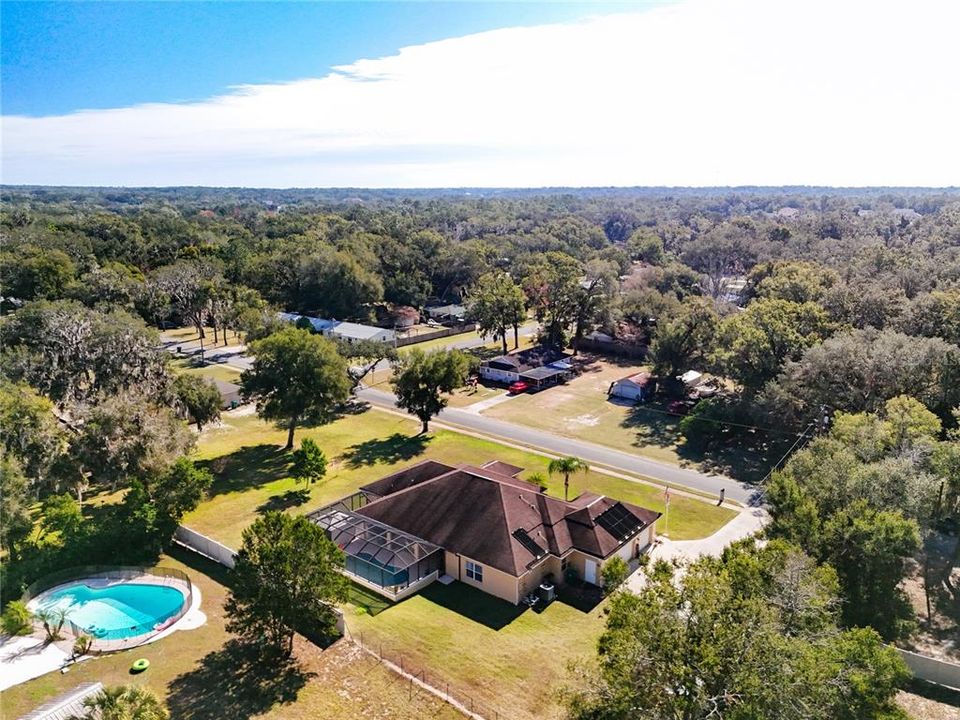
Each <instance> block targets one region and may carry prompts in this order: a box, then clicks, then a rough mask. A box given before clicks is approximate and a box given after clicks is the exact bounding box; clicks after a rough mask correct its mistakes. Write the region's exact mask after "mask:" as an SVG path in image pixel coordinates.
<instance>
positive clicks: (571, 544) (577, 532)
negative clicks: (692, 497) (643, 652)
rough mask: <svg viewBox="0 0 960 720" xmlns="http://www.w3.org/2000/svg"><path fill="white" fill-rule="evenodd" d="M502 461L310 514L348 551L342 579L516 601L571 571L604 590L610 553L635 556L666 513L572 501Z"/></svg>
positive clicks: (381, 588) (422, 468) (415, 469)
mask: <svg viewBox="0 0 960 720" xmlns="http://www.w3.org/2000/svg"><path fill="white" fill-rule="evenodd" d="M521 471H522V468H519V467H515V466H513V465H509V464H507V463H503V462H499V461H491V462H488V463H486V464H485V465H483V466H481V467H473V466H470V465H461V466H458V467H451V466H449V465H444V464H443V463H439V462H435V461H432V460H427V461H425V462H421V463H418V464H416V465H413V466H411V467H408V468H406V469H404V470H401V471H400V472H398V473H394V474H393V475H389V476H387V477H385V478H382V479H380V480H378V481H376V482H374V483H371V484H370V485H366V486H364V487H362V488H361V489H360V492H358V493H356V494H355V495H352V496H350V497H347V498H344V499H343V500H340V501H339V502H337V503H334V504H333V505H329V506H327V507H325V508H321V509H320V510H316V511H314V512H312V513H309V514H308V515H307V517H309V518H310V519H311V520H312V521H313V522H315V523H317V524H318V525H319V526H320V527H322V528H324V530H325V531H326V532H327V534H328V535H329V537H330V538H331V539H332V540H333V541H334V542H335V543H336V544H337V545H338V546H339V547H340V548H341V549H342V550H343V551H344V553H345V554H346V574H347V575H348V576H349V577H351V579H353V580H355V581H356V582H358V583H359V584H361V585H363V586H364V587H367V588H369V589H371V590H373V591H375V592H377V593H380V594H382V595H384V596H385V597H388V598H391V599H394V600H396V599H400V598H402V597H406V596H407V595H410V594H412V593H414V592H416V591H418V590H419V589H420V588H422V587H425V586H426V585H429V584H430V583H431V582H433V581H434V580H436V579H437V578H439V577H444V576H449V579H451V580H459V581H461V582H464V583H466V584H468V585H472V586H474V587H476V588H478V589H480V590H483V591H484V592H486V593H489V594H491V595H495V596H496V597H499V598H502V599H504V600H507V601H508V602H511V603H514V604H519V603H520V602H521V601H522V600H523V598H524V597H526V596H527V595H528V594H529V593H531V592H533V591H535V590H536V589H537V587H538V586H539V585H540V584H541V583H542V582H544V581H545V580H551V581H552V582H553V583H558V584H559V583H563V582H564V581H565V579H566V577H567V575H568V574H571V575H575V576H576V577H577V578H579V579H581V580H583V581H584V582H587V583H591V584H594V585H600V584H601V582H602V581H601V570H602V568H603V566H604V564H605V563H607V562H608V561H609V560H611V559H612V558H613V557H614V556H619V557H622V558H623V559H624V560H628V561H629V560H630V559H632V558H635V557H638V556H639V554H640V553H641V552H642V551H643V550H644V549H645V548H647V547H648V546H649V545H650V544H651V543H652V542H653V540H654V537H655V529H654V527H655V523H656V521H657V518H659V517H660V513H658V512H655V511H653V510H648V509H646V508H642V507H638V506H636V505H632V504H629V503H625V502H621V501H618V500H615V499H613V498H607V497H604V496H602V495H595V494H593V493H583V494H581V495H580V496H578V497H577V498H575V499H573V500H571V501H569V502H567V501H564V500H560V499H558V498H554V497H550V496H548V495H545V494H544V493H542V492H541V491H540V490H539V488H537V487H536V486H534V485H531V484H530V483H528V482H526V481H524V480H521V479H519V478H518V477H517V476H518V475H519V474H520V472H521Z"/></svg>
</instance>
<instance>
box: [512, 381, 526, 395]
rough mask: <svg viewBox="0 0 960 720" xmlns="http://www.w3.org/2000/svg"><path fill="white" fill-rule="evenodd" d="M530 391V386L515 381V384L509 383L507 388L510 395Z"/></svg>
mask: <svg viewBox="0 0 960 720" xmlns="http://www.w3.org/2000/svg"><path fill="white" fill-rule="evenodd" d="M529 389H530V386H529V385H528V384H527V383H525V382H524V381H523V380H517V381H516V382H515V383H511V384H510V387H508V388H507V390H509V391H510V392H511V393H512V394H514V395H519V394H520V393H525V392H526V391H527V390H529Z"/></svg>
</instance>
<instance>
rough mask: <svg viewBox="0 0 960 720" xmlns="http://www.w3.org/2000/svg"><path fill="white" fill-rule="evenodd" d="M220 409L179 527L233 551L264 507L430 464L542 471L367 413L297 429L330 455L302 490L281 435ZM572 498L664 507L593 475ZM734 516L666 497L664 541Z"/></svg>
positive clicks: (535, 458)
mask: <svg viewBox="0 0 960 720" xmlns="http://www.w3.org/2000/svg"><path fill="white" fill-rule="evenodd" d="M241 413H244V414H237V413H225V414H224V416H223V423H222V425H221V426H219V427H215V428H214V427H211V428H208V429H205V430H204V431H203V434H202V435H201V436H200V440H199V445H198V455H199V458H200V459H201V460H202V461H203V462H204V463H205V464H206V465H207V466H208V467H209V468H210V469H211V471H212V472H213V473H214V477H215V482H214V485H213V487H212V488H211V491H210V494H209V497H208V499H206V500H205V501H204V502H203V503H201V505H200V506H199V507H198V508H197V509H196V510H194V511H193V512H192V513H190V514H189V515H187V517H186V518H184V524H185V525H187V526H188V527H191V528H193V529H194V530H196V531H198V532H201V533H203V534H205V535H209V536H210V537H213V538H215V539H217V540H219V541H220V542H222V543H224V544H225V545H228V546H230V547H238V546H239V544H240V541H241V535H242V532H243V529H244V528H245V527H246V526H247V525H249V524H250V523H251V522H252V521H253V520H254V519H256V518H257V516H258V515H259V514H261V513H263V512H265V511H266V510H270V509H279V510H286V511H288V512H300V513H302V512H307V511H309V510H313V509H315V508H318V507H322V506H323V505H326V504H328V503H330V502H333V501H334V500H337V499H339V498H341V497H343V496H345V495H349V494H351V493H353V492H355V491H356V490H357V489H358V488H359V487H360V486H362V485H365V484H366V483H368V482H371V481H373V480H376V479H378V478H380V477H383V476H384V475H388V474H389V473H391V472H395V471H396V470H398V469H400V468H402V467H405V466H407V465H410V464H413V463H415V462H418V461H421V460H425V459H432V460H437V461H440V462H445V463H447V464H450V465H457V464H461V463H469V464H474V465H476V464H480V463H483V462H486V461H487V460H494V459H496V460H503V461H504V462H508V463H511V464H513V465H518V466H520V467H524V468H526V470H527V472H526V473H525V474H524V476H526V475H528V474H530V473H532V472H541V473H544V474H546V472H547V465H548V463H549V458H546V457H544V456H542V455H538V454H536V453H533V452H530V451H527V450H523V449H519V448H514V447H509V446H506V445H501V444H499V443H496V442H492V441H489V440H484V439H481V438H477V437H473V436H470V435H465V434H462V433H457V432H452V431H449V430H436V431H434V432H431V433H429V434H427V435H418V434H417V432H418V430H419V423H418V422H417V421H415V420H413V419H408V418H406V417H403V416H398V415H396V414H394V413H388V412H383V411H380V410H376V409H369V410H367V411H365V412H362V413H358V414H355V415H347V416H345V417H343V418H341V419H339V420H337V421H335V422H333V423H330V424H328V425H323V426H319V427H313V428H302V429H300V430H298V431H297V440H296V443H297V444H298V445H299V442H300V441H301V440H302V439H303V438H305V437H310V438H312V439H314V440H315V441H316V442H317V443H318V444H319V445H320V447H321V448H322V449H323V450H324V452H325V453H326V455H327V458H328V459H329V466H328V471H327V477H326V478H325V479H324V480H323V481H321V482H320V483H318V484H316V485H314V486H312V487H310V488H309V489H308V490H309V494H308V496H307V497H303V495H301V494H300V492H302V491H304V490H305V489H307V488H305V486H304V485H303V484H302V483H300V484H298V483H297V482H296V481H295V480H294V479H293V478H291V477H290V476H289V472H290V455H289V453H287V452H285V451H283V449H282V446H283V444H284V443H285V442H286V431H285V430H283V429H282V428H278V427H277V426H276V425H274V424H272V423H267V422H264V421H262V420H260V419H259V418H257V417H256V416H255V415H253V414H250V413H249V412H244V411H241ZM570 488H571V497H574V496H575V495H576V494H578V493H580V492H582V491H584V490H592V491H593V492H597V493H601V494H605V495H609V496H611V497H615V498H618V499H621V500H626V501H628V502H632V503H635V504H637V505H642V506H644V507H649V508H652V509H654V510H661V511H662V510H663V493H662V490H661V488H659V487H655V486H652V485H648V484H645V483H639V482H633V481H631V480H626V479H623V478H618V477H613V476H610V475H606V474H603V473H600V472H597V471H590V472H588V473H580V474H576V475H574V476H572V477H571V479H570ZM548 492H549V493H551V494H553V495H555V496H557V497H562V496H563V478H562V477H561V476H553V477H550V478H549V485H548ZM733 516H734V513H733V511H731V510H728V509H726V508H719V507H716V506H715V505H712V504H709V503H706V502H702V501H700V500H696V499H693V498H688V497H684V496H681V495H679V494H676V493H675V494H674V495H673V496H672V499H671V503H670V528H669V529H670V537H672V538H673V539H676V540H688V539H693V538H698V537H704V536H706V535H709V534H711V533H713V532H715V531H716V530H717V529H719V528H720V527H721V526H722V525H724V524H725V523H726V522H727V521H728V520H730V519H731V518H732V517H733Z"/></svg>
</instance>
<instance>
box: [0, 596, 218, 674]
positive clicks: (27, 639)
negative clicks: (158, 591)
mask: <svg viewBox="0 0 960 720" xmlns="http://www.w3.org/2000/svg"><path fill="white" fill-rule="evenodd" d="M97 580H102V578H100V579H97ZM137 580H141V581H142V582H149V581H148V580H147V578H143V579H140V578H137V579H134V580H128V581H124V582H137ZM74 582H76V581H74ZM67 584H72V583H64V585H67ZM154 584H156V583H154ZM58 587H61V586H58ZM53 589H54V588H51V590H53ZM191 590H192V592H191V602H190V607H189V609H188V610H187V612H186V613H184V615H183V617H181V618H180V619H179V620H177V622H175V623H173V624H172V625H171V626H170V627H168V628H165V629H164V630H163V631H161V632H158V633H154V634H153V635H150V636H149V637H146V638H144V637H143V636H139V637H135V638H129V639H127V640H96V639H95V640H94V642H93V650H94V652H103V653H108V652H119V651H122V650H128V649H131V648H136V647H140V646H142V645H147V644H149V643H152V642H156V641H157V640H162V639H163V638H166V637H169V636H170V635H172V634H173V633H175V632H177V631H178V630H194V629H196V628H198V627H200V626H201V625H204V624H205V623H206V622H207V616H206V615H205V614H204V613H203V612H202V611H201V610H200V603H201V601H202V594H201V592H200V588H198V587H197V586H196V585H192V584H191ZM41 596H42V593H41ZM31 603H32V601H31ZM63 634H64V638H65V639H64V640H59V641H57V642H55V643H47V642H46V640H45V639H44V637H43V633H42V631H40V632H35V633H34V634H33V635H27V636H21V637H10V636H6V635H4V636H0V690H6V689H7V688H11V687H13V686H14V685H19V684H20V683H24V682H27V681H28V680H32V679H33V678H36V677H40V676H41V675H46V674H47V673H50V672H54V671H57V670H62V669H63V668H69V666H70V665H72V664H73V663H74V662H84V661H86V660H93V659H95V658H96V655H85V656H84V657H82V658H79V659H78V660H76V661H73V660H71V659H70V658H71V655H72V653H71V649H72V647H73V641H74V637H73V635H72V634H71V633H70V631H69V629H68V627H67V626H64V628H63Z"/></svg>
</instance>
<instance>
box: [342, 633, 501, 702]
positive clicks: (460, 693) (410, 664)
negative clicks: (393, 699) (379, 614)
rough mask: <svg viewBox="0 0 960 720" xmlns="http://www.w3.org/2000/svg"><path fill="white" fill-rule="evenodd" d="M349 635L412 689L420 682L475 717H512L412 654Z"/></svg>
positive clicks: (362, 635) (367, 636)
mask: <svg viewBox="0 0 960 720" xmlns="http://www.w3.org/2000/svg"><path fill="white" fill-rule="evenodd" d="M347 637H348V638H349V639H350V640H352V641H353V642H355V643H356V644H357V645H359V646H360V647H362V648H363V649H364V650H366V651H367V652H368V653H370V654H371V655H373V656H375V657H376V658H377V659H378V660H380V662H383V663H386V664H387V665H388V666H390V667H391V669H393V670H395V671H396V672H399V674H400V675H401V676H402V677H405V678H406V680H407V682H409V683H410V684H411V692H412V686H413V685H419V686H420V687H423V688H425V689H426V690H428V691H429V692H431V693H433V694H434V695H435V696H437V697H438V698H440V699H441V700H443V701H444V702H446V703H449V704H450V705H452V706H453V707H454V708H456V709H457V710H459V711H460V712H462V713H463V714H464V715H466V716H467V717H470V718H473V720H507V719H508V718H510V717H511V716H510V715H508V714H507V713H504V712H503V711H502V710H501V709H500V708H497V707H495V706H493V705H491V704H489V703H488V702H485V701H484V700H482V699H480V698H477V697H475V696H473V695H471V694H470V693H467V692H465V691H464V690H463V689H462V688H461V687H460V686H459V685H458V684H457V683H456V682H451V681H450V679H449V678H447V677H445V676H443V675H442V674H440V673H439V672H437V671H436V670H435V669H434V668H427V667H425V666H423V665H420V664H419V663H417V662H416V661H414V660H413V659H412V658H411V657H410V656H409V655H405V654H404V653H402V652H400V651H399V650H397V649H396V648H393V647H391V646H390V645H389V643H384V642H382V641H381V640H380V639H379V638H376V637H374V636H372V635H370V634H369V633H364V632H355V633H352V632H348V633H347Z"/></svg>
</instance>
